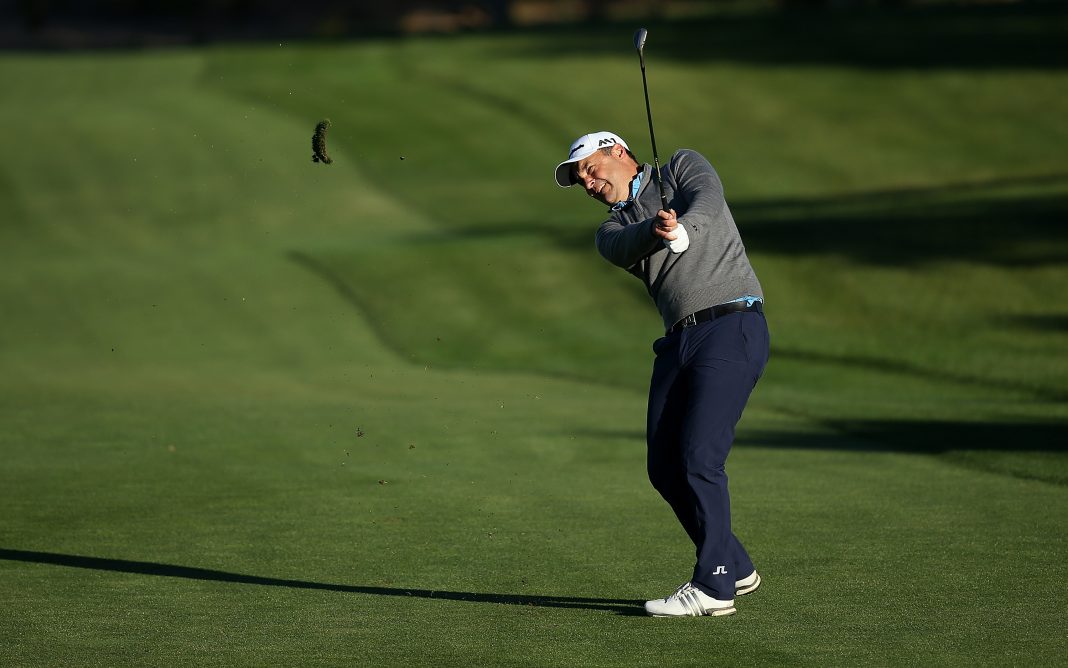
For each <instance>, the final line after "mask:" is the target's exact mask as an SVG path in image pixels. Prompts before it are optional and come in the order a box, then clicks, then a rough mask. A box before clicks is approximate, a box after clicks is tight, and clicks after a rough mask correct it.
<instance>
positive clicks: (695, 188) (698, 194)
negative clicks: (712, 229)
mask: <svg viewBox="0 0 1068 668" xmlns="http://www.w3.org/2000/svg"><path fill="white" fill-rule="evenodd" d="M671 172H672V174H674V177H675V184H676V187H675V190H676V192H677V193H678V194H679V195H680V196H681V197H682V198H683V200H684V201H685V203H686V213H684V214H683V215H681V216H679V217H678V221H679V223H680V224H682V225H685V226H686V229H687V230H688V232H689V235H690V239H691V240H696V239H700V238H701V237H702V236H704V234H705V233H706V232H708V231H709V229H708V228H709V226H710V225H711V223H712V221H714V220H715V219H716V218H718V217H719V215H720V213H722V211H723V205H724V199H723V184H722V183H721V182H720V180H719V175H717V174H716V170H715V169H713V168H712V165H711V163H709V162H708V160H707V159H706V158H705V157H704V156H703V155H701V154H700V153H697V152H696V151H689V150H681V151H679V152H677V153H676V154H675V155H674V156H673V157H672V160H671Z"/></svg>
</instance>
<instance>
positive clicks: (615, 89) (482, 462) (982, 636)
mask: <svg viewBox="0 0 1068 668" xmlns="http://www.w3.org/2000/svg"><path fill="white" fill-rule="evenodd" d="M1005 11H1007V10H990V12H991V14H990V15H989V19H984V16H986V15H984V14H983V13H981V12H980V13H978V14H975V13H973V14H967V15H961V17H960V19H959V20H960V23H959V25H958V24H954V23H953V20H954V18H953V15H952V14H946V15H943V14H936V15H934V16H933V17H932V16H927V15H921V17H925V18H926V19H931V20H932V21H934V22H932V23H924V24H922V25H924V26H927V28H926V30H927V32H922V34H923V35H927V36H928V38H929V37H930V35H943V36H945V35H950V36H951V37H953V40H955V41H953V40H951V42H950V43H949V44H948V45H947V46H948V47H951V48H950V52H952V53H953V54H956V55H954V56H952V57H950V56H944V57H943V56H938V57H935V56H934V55H932V54H935V50H932V51H931V52H930V53H929V54H928V55H930V56H931V57H932V60H931V62H929V63H927V65H928V66H926V67H920V66H919V64H918V63H917V62H916V58H917V55H916V54H915V53H913V52H910V51H908V50H907V49H905V48H904V47H903V46H902V47H896V48H897V50H896V51H895V50H894V47H893V44H894V43H895V42H894V40H893V39H890V37H892V36H893V35H898V34H900V33H899V32H895V31H903V30H907V29H911V28H916V27H917V25H918V24H916V25H914V24H913V23H910V20H909V18H908V17H909V16H911V15H910V14H907V13H906V14H901V15H897V14H895V15H893V17H896V18H894V20H891V21H889V22H888V23H885V24H884V23H879V22H878V21H877V20H876V19H877V18H878V17H874V18H871V19H870V21H871V22H870V23H865V21H866V20H868V19H865V18H864V15H859V16H850V17H848V18H847V19H843V21H846V22H845V23H842V24H839V25H840V26H841V27H848V28H850V30H855V32H849V33H847V34H846V33H843V34H842V35H841V36H840V38H841V40H842V41H841V42H840V43H838V46H839V47H841V48H842V49H843V50H844V51H843V53H844V54H846V55H843V56H842V57H840V58H836V57H834V54H835V53H836V52H835V50H834V48H832V47H834V43H828V42H827V40H828V39H830V37H831V36H832V35H833V33H832V34H828V33H827V32H826V30H827V29H826V28H825V27H824V28H821V29H820V30H822V31H823V32H819V33H818V34H817V37H820V39H821V40H823V41H822V42H820V43H819V44H818V45H814V46H813V45H808V46H805V43H803V42H801V41H793V42H791V41H790V39H794V40H797V38H796V37H794V38H790V37H789V34H790V33H789V31H785V32H784V28H783V24H780V23H777V22H775V21H772V20H766V21H765V20H755V19H754V20H752V21H750V22H746V21H744V20H742V19H733V21H735V23H728V25H723V26H720V25H718V24H715V23H712V24H708V23H697V24H686V25H684V24H671V23H667V24H662V25H657V26H652V27H651V30H650V34H651V35H652V36H655V37H656V38H657V39H658V40H659V41H658V42H657V43H656V51H655V53H654V51H653V46H654V45H653V43H652V42H650V44H649V45H648V47H647V49H648V54H647V56H648V58H649V66H650V72H649V74H650V85H651V87H652V88H651V94H652V100H653V109H654V114H656V122H657V128H658V143H659V145H660V148H661V151H662V153H663V154H664V155H666V154H667V153H669V152H670V150H673V149H674V148H675V147H681V146H686V147H692V148H696V149H699V150H701V151H703V152H704V153H706V154H707V155H708V156H709V157H710V158H711V159H712V161H713V163H714V164H715V165H716V166H717V168H718V169H719V171H720V173H721V175H722V177H723V180H724V182H725V185H726V189H727V194H728V200H729V201H730V203H731V206H732V209H733V210H734V212H735V216H736V218H737V219H738V222H739V225H740V227H741V229H742V231H743V235H744V236H745V238H746V241H747V245H748V248H749V252H750V255H751V257H752V259H753V262H754V264H755V265H756V268H757V270H758V272H759V274H760V276H761V280H762V282H763V285H764V288H765V291H766V293H767V297H768V308H767V311H768V318H769V322H770V324H771V328H772V337H773V353H772V361H771V363H770V365H769V367H768V371H767V373H766V375H765V378H764V379H763V380H762V381H761V385H760V386H759V388H758V390H757V392H756V394H755V395H754V397H753V399H752V401H751V404H750V409H749V410H748V412H747V414H746V416H745V418H744V420H743V422H742V425H741V427H740V429H739V434H738V445H737V447H736V448H735V450H734V452H733V453H732V456H731V460H730V465H729V467H728V469H729V472H730V475H731V486H732V492H733V498H734V521H735V529H736V531H737V533H738V534H739V535H740V536H741V537H742V538H743V540H745V541H746V543H747V545H748V546H749V548H750V551H751V553H752V554H753V556H754V558H755V560H756V562H757V564H758V567H759V568H760V569H761V572H762V573H763V574H764V576H765V585H764V587H763V588H762V589H761V591H760V592H759V593H757V594H755V595H754V596H752V597H750V598H746V599H741V600H740V601H739V605H738V607H739V614H738V615H736V616H734V617H731V618H725V619H715V620H713V619H692V620H653V619H647V618H645V617H643V616H641V615H639V614H637V613H638V612H640V607H639V602H640V601H641V600H644V599H645V598H650V597H654V596H658V595H664V594H665V593H667V592H668V591H670V590H671V589H673V588H674V587H675V586H677V585H678V584H679V583H680V582H681V580H682V579H683V578H684V577H685V575H686V574H687V573H688V572H689V569H690V567H691V565H692V564H691V558H692V555H691V554H690V552H691V550H690V548H689V547H687V544H686V541H685V538H684V536H683V534H682V532H681V531H680V530H679V529H678V528H677V527H676V525H675V523H674V521H673V519H672V518H671V516H670V511H669V510H668V509H667V507H666V505H665V504H663V503H662V502H661V501H660V500H659V499H658V497H657V496H656V494H655V492H654V491H653V490H652V489H651V488H650V487H649V485H648V483H647V482H646V480H645V475H644V445H643V434H642V429H643V425H644V390H645V383H646V381H647V377H648V370H649V365H650V359H649V355H650V352H649V346H650V344H651V342H652V340H653V339H654V338H655V337H656V336H657V335H658V321H659V318H658V317H657V315H656V314H655V312H654V310H653V308H652V306H651V304H649V303H647V302H648V298H647V297H646V296H645V295H644V294H643V292H642V289H641V287H640V285H638V283H637V281H635V280H634V279H633V278H631V277H629V276H627V275H626V274H624V273H623V272H621V271H618V270H616V269H614V268H612V267H610V266H609V265H608V264H607V263H605V262H604V261H603V260H601V259H600V258H599V257H598V256H597V254H596V251H595V250H594V249H593V244H592V237H593V231H594V229H595V227H596V224H597V222H598V221H599V219H600V215H601V213H600V211H598V208H597V207H596V206H594V205H591V204H590V203H589V202H586V201H583V198H582V196H581V194H579V193H574V192H568V191H561V190H559V189H557V188H556V187H555V186H554V185H552V182H551V181H550V180H549V170H550V168H551V167H552V166H554V165H555V164H556V162H557V161H558V160H559V155H560V153H561V152H562V151H563V147H565V146H566V145H567V143H568V142H569V141H570V140H571V139H572V138H573V136H575V135H578V134H580V133H582V132H585V131H588V130H593V129H602V128H604V129H614V130H616V131H618V132H620V133H621V134H622V135H623V136H624V137H627V138H628V140H629V141H630V142H631V143H632V146H634V147H635V149H636V150H637V152H638V153H639V155H640V156H641V157H647V155H646V154H647V150H646V149H644V148H643V147H644V146H645V144H646V141H647V139H646V135H645V132H646V128H645V119H644V116H643V115H642V113H641V108H642V99H641V91H640V82H639V81H638V78H639V77H640V74H639V72H638V68H637V66H636V65H637V64H636V63H635V62H634V60H635V59H634V57H633V54H632V53H631V52H630V49H629V40H630V29H629V27H626V26H624V27H619V26H608V27H600V28H597V29H592V28H590V29H583V30H582V31H578V30H554V31H536V32H518V33H512V34H498V35H475V36H467V37H462V38H450V39H423V40H395V41H369V42H365V43H359V44H288V43H285V44H282V45H278V44H265V45H260V46H218V47H210V48H202V49H189V50H175V51H164V52H147V53H94V54H76V55H73V54H72V55H19V54H6V55H3V56H2V57H0V81H3V82H4V84H5V102H4V103H3V104H0V122H2V124H3V126H4V127H5V128H9V129H10V131H9V132H7V133H4V134H2V135H0V149H2V150H3V153H4V155H5V157H6V160H5V161H4V163H3V167H0V211H2V212H3V215H2V218H0V307H2V319H3V326H2V327H0V418H2V424H3V427H4V428H3V430H2V431H0V456H2V458H3V461H4V465H3V466H2V467H0V508H3V515H2V517H3V521H2V522H0V602H2V603H3V605H2V606H0V663H3V664H5V665H25V666H38V665H40V666H58V665H176V664H178V665H372V664H379V665H404V664H409V665H529V666H574V665H590V666H634V665H665V664H666V665H708V664H709V663H710V662H718V663H724V664H727V665H769V666H777V665H812V666H823V665H842V666H851V665H913V664H921V665H1063V663H1064V659H1063V656H1064V655H1065V653H1066V652H1065V650H1066V649H1068V646H1066V639H1065V635H1064V631H1063V619H1064V613H1065V598H1064V584H1065V582H1066V581H1068V570H1066V567H1065V563H1066V559H1065V557H1066V552H1068V550H1066V547H1068V545H1066V542H1068V541H1066V539H1065V532H1064V524H1065V522H1064V519H1065V512H1066V510H1068V491H1066V488H1065V484H1066V482H1068V457H1066V454H1065V452H1066V451H1065V446H1064V443H1065V435H1066V433H1068V430H1066V428H1065V423H1066V422H1065V421H1066V419H1068V400H1066V397H1068V380H1066V379H1068V355H1066V354H1065V351H1066V350H1068V348H1066V343H1068V334H1066V331H1068V327H1066V318H1068V297H1066V296H1065V295H1068V272H1066V270H1065V267H1066V261H1068V236H1066V234H1065V232H1064V224H1063V221H1064V220H1065V218H1066V214H1068V160H1066V159H1065V157H1064V150H1063V149H1064V146H1066V145H1068V136H1066V135H1068V130H1066V127H1065V125H1064V122H1063V118H1065V117H1066V116H1068V98H1065V96H1064V95H1063V92H1062V91H1063V90H1064V87H1065V84H1066V83H1068V76H1066V74H1065V71H1064V69H1063V65H1064V63H1063V62H1061V61H1063V58H1060V59H1059V60H1058V58H1057V57H1052V56H1051V60H1050V62H1049V64H1043V63H1042V62H1039V61H1037V60H1029V52H1028V51H1027V50H1026V49H1024V48H1023V45H1022V44H1017V43H1015V42H1012V43H1013V44H1015V45H1016V46H1018V47H1021V48H1020V49H1017V50H1015V51H1013V52H1012V55H1011V56H1010V55H1006V56H1005V58H1006V61H1005V63H1003V64H998V63H996V62H992V59H993V56H991V55H990V54H988V53H987V52H986V51H984V50H982V49H979V48H978V47H977V42H978V41H979V40H980V38H982V39H983V40H988V41H991V42H992V43H994V44H1004V43H1006V41H1007V40H1008V41H1009V42H1011V41H1012V40H1015V39H1017V36H1019V35H1027V36H1028V38H1027V39H1028V40H1030V41H1031V42H1035V43H1037V44H1038V46H1041V44H1042V43H1044V42H1043V40H1046V39H1051V37H1050V36H1054V35H1056V36H1063V34H1064V20H1063V17H1062V16H1061V15H1060V14H1057V13H1049V12H1047V13H1042V12H1039V13H1038V14H1037V15H1035V16H1029V15H1028V13H1027V11H1026V10H1019V12H1020V14H1019V15H1018V16H1017V15H1013V16H1011V17H1009V18H1010V19H1011V20H1009V21H1008V22H1006V16H1004V14H1003V12H1005ZM984 21H985V22H984ZM955 25H956V26H958V27H959V28H960V30H959V31H957V32H954V30H951V29H950V28H951V27H952V26H955ZM879 26H884V27H882V28H879ZM1005 26H1007V27H1005ZM808 27H809V28H811V29H813V30H816V29H817V27H816V26H814V25H809V26H808ZM958 32H959V34H958ZM705 33H709V35H710V37H709V39H707V40H706V41H705V42H696V41H695V39H694V38H695V37H696V36H701V35H704V34H705ZM850 35H852V38H850ZM858 35H860V36H863V35H875V37H871V46H870V49H869V50H867V51H865V46H864V44H865V42H866V39H861V38H858V37H857V36H858ZM741 36H745V37H746V39H744V40H743V39H742V38H741ZM879 36H881V37H879ZM888 36H889V37H888ZM954 36H955V37H954ZM877 37H879V38H878V39H877ZM673 39H674V40H677V41H676V42H675V43H676V44H678V45H679V46H678V48H677V50H676V51H672V52H671V53H672V54H673V55H670V56H669V55H668V53H665V52H668V51H669V47H668V46H666V45H668V44H672V42H673ZM1021 39H1022V38H1021ZM783 40H786V41H785V42H784V41H783ZM1025 41H1027V40H1025ZM706 43H707V44H710V46H707V51H706V50H705V49H706V47H704V46H701V45H702V44H706ZM784 44H785V46H784ZM761 45H763V47H761ZM1038 46H1036V47H1035V48H1036V50H1037V49H1038ZM788 47H789V48H788ZM791 49H796V56H797V57H796V58H791V57H789V54H790V53H793V52H792V51H791ZM939 53H940V52H939ZM776 54H778V55H776ZM961 54H963V55H961ZM860 56H864V57H860ZM939 58H942V59H941V60H940V59H939ZM969 59H971V60H969ZM921 60H922V59H921ZM324 117H330V118H331V120H332V121H333V125H332V127H331V130H330V135H329V140H328V142H329V147H330V153H331V156H332V157H333V158H334V160H335V162H334V164H333V165H331V166H329V167H327V166H324V165H314V164H312V163H311V160H310V158H311V150H310V139H311V133H312V130H313V129H314V127H315V123H316V122H317V121H318V120H319V119H321V118H324ZM401 156H403V157H404V159H403V160H401V159H400V158H401ZM662 157H663V155H662Z"/></svg>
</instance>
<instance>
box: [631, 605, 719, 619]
mask: <svg viewBox="0 0 1068 668" xmlns="http://www.w3.org/2000/svg"><path fill="white" fill-rule="evenodd" d="M736 612H738V609H737V608H734V607H730V608H713V609H711V610H705V615H706V616H708V617H726V616H727V615H733V614H734V613H736ZM649 616H650V617H661V618H664V617H689V616H690V615H654V614H653V613H649Z"/></svg>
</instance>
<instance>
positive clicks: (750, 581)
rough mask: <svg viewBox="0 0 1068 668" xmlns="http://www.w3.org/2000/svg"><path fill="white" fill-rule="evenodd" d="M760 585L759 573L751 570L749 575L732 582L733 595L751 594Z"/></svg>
mask: <svg viewBox="0 0 1068 668" xmlns="http://www.w3.org/2000/svg"><path fill="white" fill-rule="evenodd" d="M759 586H760V574H759V573H757V572H756V571H753V572H752V574H750V575H749V577H745V578H742V579H741V580H737V581H735V583H734V595H735V596H745V595H746V594H752V593H753V592H755V591H756V590H757V587H759Z"/></svg>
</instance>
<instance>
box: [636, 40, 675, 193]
mask: <svg viewBox="0 0 1068 668" xmlns="http://www.w3.org/2000/svg"><path fill="white" fill-rule="evenodd" d="M648 36H649V31H648V30H646V29H645V28H640V29H639V30H638V32H636V33H634V48H635V49H637V50H638V60H640V61H641V64H642V88H643V89H644V90H645V114H646V115H647V116H648V117H649V142H650V143H651V144H652V145H653V166H654V169H653V177H654V178H656V185H657V187H658V188H660V202H661V204H662V205H663V209H664V211H668V210H669V209H668V203H667V197H666V196H665V195H664V183H663V182H662V181H661V180H660V158H659V156H657V154H656V135H655V134H653V111H652V109H650V108H649V84H648V83H647V82H646V80H645V38H646V37H648Z"/></svg>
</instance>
